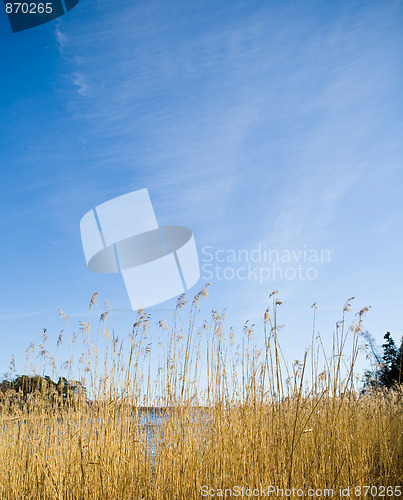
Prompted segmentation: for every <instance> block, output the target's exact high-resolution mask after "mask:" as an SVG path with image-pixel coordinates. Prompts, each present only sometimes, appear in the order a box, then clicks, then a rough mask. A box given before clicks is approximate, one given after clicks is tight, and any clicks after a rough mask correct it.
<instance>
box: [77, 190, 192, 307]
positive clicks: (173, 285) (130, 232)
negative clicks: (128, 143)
mask: <svg viewBox="0 0 403 500" xmlns="http://www.w3.org/2000/svg"><path fill="white" fill-rule="evenodd" d="M80 229H81V241H82V244H83V250H84V255H85V259H86V262H87V266H88V268H89V269H90V270H91V271H95V272H98V273H119V272H120V273H121V274H122V276H123V280H124V283H125V286H126V290H127V293H128V295H129V299H130V304H131V307H132V309H133V311H135V310H137V309H140V308H141V307H150V306H153V305H156V304H160V303H161V302H165V301H166V300H169V299H171V298H173V297H176V296H178V295H180V294H182V293H184V292H185V291H186V290H188V289H189V288H191V287H192V286H193V285H195V284H196V283H197V282H198V281H199V278H200V267H199V259H198V255H197V249H196V244H195V240H194V237H193V233H192V231H191V230H190V229H189V228H187V227H183V226H162V227H159V226H158V223H157V219H156V217H155V214H154V209H153V206H152V203H151V200H150V196H149V194H148V190H147V189H140V190H138V191H133V192H131V193H128V194H125V195H123V196H119V197H117V198H113V199H112V200H109V201H107V202H105V203H102V204H101V205H98V206H97V207H95V209H94V210H90V211H89V212H87V213H86V214H85V215H84V217H83V218H82V219H81V222H80Z"/></svg>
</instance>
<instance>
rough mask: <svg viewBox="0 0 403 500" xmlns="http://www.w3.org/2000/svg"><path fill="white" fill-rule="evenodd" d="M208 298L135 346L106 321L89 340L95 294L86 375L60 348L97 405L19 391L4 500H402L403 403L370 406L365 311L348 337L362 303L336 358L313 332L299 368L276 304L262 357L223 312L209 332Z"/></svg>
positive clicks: (0, 468) (2, 441)
mask: <svg viewBox="0 0 403 500" xmlns="http://www.w3.org/2000/svg"><path fill="white" fill-rule="evenodd" d="M205 296H207V288H204V289H203V290H202V291H201V292H200V293H199V294H198V295H197V296H196V297H195V298H194V300H193V302H192V304H191V305H190V308H189V312H188V313H186V310H187V309H185V297H184V296H182V297H180V299H179V300H178V306H177V310H176V313H175V315H174V318H173V323H172V325H170V326H168V324H167V323H166V321H165V320H164V321H160V322H159V323H158V325H157V331H155V332H153V331H152V325H151V322H150V316H149V315H147V314H146V313H145V312H144V311H139V313H138V317H137V320H136V323H135V324H134V326H133V330H132V333H131V337H130V345H128V346H127V347H125V346H124V344H122V343H121V342H120V341H119V340H118V339H117V338H116V337H115V333H114V331H113V328H112V329H111V327H110V326H109V324H108V321H109V319H108V318H107V314H106V313H103V314H102V315H101V318H100V320H99V322H98V325H97V327H96V330H95V332H94V335H93V334H92V333H91V332H90V323H91V321H92V320H91V314H94V313H93V309H94V307H95V305H96V298H97V297H96V295H94V297H93V298H92V299H91V304H90V316H89V319H88V322H87V323H81V332H80V333H79V334H78V335H75V334H73V338H72V340H71V342H79V341H80V339H82V340H83V346H84V351H83V354H82V356H81V359H80V360H79V362H78V364H77V365H75V364H74V359H73V358H74V349H73V347H74V346H72V345H70V341H69V340H67V339H63V338H62V337H60V338H59V341H58V346H59V348H60V347H61V345H62V344H63V342H64V343H65V345H66V344H67V346H69V349H70V353H71V359H70V360H69V361H68V362H67V363H64V364H63V369H64V370H65V372H66V370H67V372H66V375H67V373H68V375H69V378H70V379H74V378H77V379H79V380H81V382H82V383H83V385H85V387H86V389H87V395H84V394H83V393H82V392H81V393H80V392H77V393H75V394H71V395H70V399H69V401H68V402H66V401H64V400H63V398H62V396H61V395H60V394H59V393H57V392H56V391H55V389H54V388H52V387H51V386H49V387H48V388H46V387H42V389H41V391H39V392H37V393H36V394H34V395H31V396H30V397H29V398H24V397H23V395H22V393H20V394H18V395H16V394H14V393H12V392H9V393H7V394H5V395H4V396H3V397H2V399H1V403H0V433H1V434H0V498H1V499H7V500H13V499H16V500H17V499H18V500H20V499H41V500H44V499H136V500H137V499H193V498H203V497H204V496H207V495H208V498H212V497H214V498H216V497H219V496H220V494H221V495H222V496H224V494H225V496H226V497H230V496H240V494H241V492H242V488H244V490H243V492H244V496H252V497H264V495H265V494H267V493H268V491H270V492H272V491H273V490H272V489H271V490H268V489H267V488H268V487H272V488H274V487H278V488H279V491H277V492H274V493H271V496H272V497H281V496H283V497H285V498H287V497H288V498H290V497H291V498H292V497H293V496H295V497H297V490H298V491H299V493H300V492H301V491H303V492H304V494H305V495H306V494H307V492H308V490H309V491H311V490H319V489H320V490H321V491H322V496H328V497H332V498H341V496H340V490H341V489H343V490H344V492H345V491H346V488H350V493H349V497H350V498H364V497H365V498H378V497H379V496H378V495H379V494H380V496H382V492H383V491H384V496H386V497H389V498H391V497H393V498H397V497H398V491H399V487H400V486H401V483H402V471H403V467H402V465H403V446H402V434H403V423H402V396H403V391H402V389H401V388H400V389H399V388H396V389H394V390H389V391H376V392H371V393H366V394H360V393H359V392H357V387H356V378H355V371H354V365H355V362H356V359H357V356H358V354H359V351H360V342H359V334H360V331H361V330H362V327H363V326H362V321H363V316H364V314H365V312H366V311H367V309H366V308H365V309H362V310H361V311H360V312H359V313H358V316H357V318H358V319H357V321H356V322H355V323H353V324H352V325H351V327H349V328H346V327H345V321H346V318H345V314H346V312H347V311H348V310H349V309H350V303H351V300H352V299H350V300H349V301H348V302H347V303H346V305H345V307H344V309H343V317H342V320H341V321H340V323H338V324H337V326H336V331H335V333H334V338H333V349H332V351H331V352H330V353H328V354H327V353H326V352H325V347H324V345H323V343H322V339H321V337H320V336H319V335H318V334H317V333H316V331H315V324H314V327H313V335H312V345H311V346H310V349H309V350H308V351H307V352H306V353H305V354H304V356H303V358H302V360H301V361H300V362H294V363H293V364H292V365H290V366H289V365H288V364H287V363H286V362H285V360H284V359H283V354H282V350H281V347H280V343H279V341H278V337H279V325H278V324H277V311H278V307H279V306H280V305H281V302H280V301H279V300H278V298H277V294H276V292H274V293H273V294H272V295H271V297H270V307H268V308H267V310H266V312H265V314H264V339H265V340H264V342H263V344H262V346H260V348H258V346H256V344H255V339H254V332H253V327H249V326H248V323H246V324H245V327H244V332H243V333H242V341H241V342H242V345H241V346H240V347H239V348H237V347H236V345H235V339H236V338H237V337H236V336H235V335H234V334H233V333H232V331H231V330H230V331H229V332H227V331H226V329H225V321H224V317H223V315H220V314H218V313H217V312H216V311H213V314H212V318H211V321H210V322H209V323H207V322H205V323H204V324H203V326H202V327H201V328H200V329H198V328H197V326H196V325H198V324H199V320H198V318H197V313H198V305H199V301H200V300H201V299H202V298H203V297H205ZM315 307H316V306H315V305H314V315H315ZM185 313H186V314H187V315H186V314H185ZM61 314H62V316H63V318H64V320H65V321H66V322H68V317H67V316H66V315H65V314H64V313H63V312H62V311H61ZM314 317H315V316H314ZM150 330H151V331H150ZM92 337H93V338H92ZM156 340H158V342H157V347H156V348H155V341H156ZM153 341H154V342H153ZM46 342H47V337H46V334H44V338H43V342H42V343H41V344H40V346H39V354H40V359H41V362H40V367H39V370H41V371H42V373H43V374H44V373H45V372H46V370H50V369H51V368H52V369H53V370H57V363H56V361H55V360H56V359H57V356H58V355H57V354H55V355H54V356H52V355H51V354H50V353H49V352H48V351H47V348H46V345H47V344H46ZM347 345H348V346H349V347H350V348H351V352H350V354H349V357H348V360H349V363H348V365H347V366H346V364H345V359H346V358H345V352H344V349H345V348H346V346H347ZM35 349H38V348H37V347H36V346H33V345H32V346H31V349H30V351H29V352H28V358H29V356H31V357H32V351H34V350H35ZM153 349H154V351H153ZM30 352H31V354H30ZM101 353H102V359H101ZM61 363H62V361H61ZM322 365H323V366H322ZM75 366H78V367H79V368H78V369H79V372H78V373H77V377H75V373H74V370H75V368H74V367H75ZM154 366H156V368H154ZM31 371H32V368H31ZM55 373H56V372H55ZM57 373H58V374H59V375H60V374H62V372H60V371H58V372H57ZM366 486H373V488H372V490H366V489H365V487H366ZM383 487H385V488H387V487H389V490H387V489H385V490H383V489H382V488H383ZM292 488H294V491H293V490H292ZM360 488H361V489H360ZM374 488H375V490H374ZM390 488H392V489H390ZM281 490H282V491H283V492H281ZM287 490H288V491H287ZM325 490H326V491H325ZM331 491H333V494H331ZM365 491H367V494H366V495H365V494H364V493H365ZM237 493H239V495H237ZM317 493H319V491H318V492H317ZM311 496H312V497H314V496H315V495H311ZM316 496H320V495H319V494H318V495H316ZM343 498H345V497H343Z"/></svg>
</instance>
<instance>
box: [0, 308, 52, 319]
mask: <svg viewBox="0 0 403 500" xmlns="http://www.w3.org/2000/svg"><path fill="white" fill-rule="evenodd" d="M44 313H46V311H45V310H40V311H32V312H21V313H0V321H10V320H13V319H23V318H31V317H34V316H40V315H41V314H44Z"/></svg>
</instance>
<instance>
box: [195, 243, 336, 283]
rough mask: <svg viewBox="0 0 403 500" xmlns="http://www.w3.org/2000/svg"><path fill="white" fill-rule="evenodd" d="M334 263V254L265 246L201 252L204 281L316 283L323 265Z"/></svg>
mask: <svg viewBox="0 0 403 500" xmlns="http://www.w3.org/2000/svg"><path fill="white" fill-rule="evenodd" d="M326 262H330V250H317V249H313V248H307V246H306V245H304V247H303V248H300V249H298V250H295V249H282V250H278V249H273V248H268V247H267V246H266V245H264V244H259V245H257V246H256V247H255V248H252V249H251V250H249V249H238V250H235V249H223V248H220V249H216V248H214V247H213V246H211V245H206V246H204V247H203V248H202V249H201V268H202V279H203V280H208V281H211V280H219V281H220V280H226V281H231V280H234V279H238V280H241V281H243V280H253V281H258V282H259V283H260V284H262V283H263V282H265V281H267V280H271V281H274V280H288V281H290V280H309V281H312V280H315V279H316V278H317V277H318V268H319V266H320V265H321V264H322V263H326Z"/></svg>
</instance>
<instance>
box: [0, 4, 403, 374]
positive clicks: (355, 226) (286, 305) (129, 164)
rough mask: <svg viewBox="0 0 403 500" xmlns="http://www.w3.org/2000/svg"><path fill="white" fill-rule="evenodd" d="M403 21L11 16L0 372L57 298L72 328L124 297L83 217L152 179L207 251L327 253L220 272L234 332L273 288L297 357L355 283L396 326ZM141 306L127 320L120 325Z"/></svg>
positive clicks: (401, 274)
mask: <svg viewBox="0 0 403 500" xmlns="http://www.w3.org/2000/svg"><path fill="white" fill-rule="evenodd" d="M402 21H403V5H402V3H401V2H400V1H391V2H379V1H367V2H365V1H340V2H325V1H307V2H292V1H267V2H261V1H259V2H258V1H254V0H251V1H248V2H242V1H231V2H229V1H217V0H215V1H214V2H213V1H195V2H184V1H177V2H162V1H154V0H151V1H147V2H145V1H144V2H137V1H132V0H130V1H129V0H123V1H121V2H111V1H106V0H97V1H92V2H91V1H88V0H81V1H80V3H79V4H78V5H77V6H76V7H75V8H74V9H73V10H72V11H70V12H69V13H68V14H66V15H64V16H63V17H61V18H59V19H57V20H55V21H53V22H51V23H47V24H44V25H42V26H40V27H37V28H33V29H31V30H27V31H25V32H20V33H16V34H12V33H11V30H10V28H9V26H8V20H7V18H6V15H5V13H4V12H2V13H1V15H0V36H1V41H2V44H1V47H2V48H1V51H0V61H1V72H0V123H1V135H0V165H1V167H0V168H1V198H0V206H1V214H2V216H1V218H0V223H1V234H2V245H1V249H0V252H1V262H2V263H3V265H2V270H1V302H0V332H1V336H2V348H1V352H0V373H2V372H7V371H8V368H7V366H8V363H9V360H10V358H11V356H12V355H13V354H14V355H15V356H16V361H17V371H18V372H22V370H23V362H24V358H25V355H24V351H25V349H26V347H27V346H28V344H29V342H31V341H33V342H38V341H39V339H40V335H41V332H42V328H47V329H48V334H49V336H50V341H51V342H56V339H57V336H58V333H59V331H60V330H61V329H62V328H63V323H62V322H61V320H60V318H59V317H58V309H57V308H58V307H62V308H63V310H65V311H66V313H67V314H68V315H69V316H70V318H71V324H72V328H73V329H74V328H75V325H78V321H79V320H80V319H81V320H83V321H84V320H85V318H86V314H87V307H88V303H89V299H90V297H91V296H92V294H93V293H94V292H97V293H98V294H99V295H100V296H101V297H102V298H106V299H108V300H109V301H110V303H111V304H112V306H113V307H114V308H115V309H117V310H119V309H128V307H129V303H128V298H127V295H126V292H125V289H124V286H123V282H122V279H121V277H119V276H117V275H98V274H95V273H92V272H90V271H89V270H88V269H87V268H86V265H85V260H84V256H83V252H82V247H81V239H80V231H79V222H80V219H81V217H82V216H83V215H84V214H85V213H86V212H87V211H88V210H90V209H92V208H93V207H94V206H96V205H98V204H100V203H102V202H104V201H107V200H109V199H111V198H113V197H115V196H119V195H122V194H125V193H127V192H129V191H133V190H136V189H141V188H144V187H147V188H148V190H149V193H150V196H151V200H152V202H153V204H154V209H155V212H156V215H157V219H158V221H159V223H160V224H161V225H163V224H177V225H184V226H188V227H190V228H191V229H192V230H193V232H194V235H195V239H196V243H197V246H198V249H199V254H200V257H201V258H202V256H203V252H202V249H203V247H206V246H209V247H212V248H213V252H215V251H217V250H224V251H227V250H239V249H245V250H248V251H252V250H253V249H256V248H258V246H259V244H260V245H265V246H266V247H267V248H269V249H277V250H279V251H281V250H285V249H288V250H290V251H294V252H298V251H300V250H301V249H312V250H315V251H321V250H328V251H329V252H330V256H331V257H330V261H329V262H322V263H317V264H315V266H314V267H315V270H316V273H317V275H316V277H315V279H312V280H308V279H305V280H301V279H292V280H287V279H285V278H284V277H283V279H276V280H274V281H273V280H265V281H264V282H263V283H259V281H257V280H254V279H250V280H237V279H233V280H220V279H215V278H214V279H209V281H211V284H212V286H211V290H210V297H209V299H208V302H207V304H206V305H204V306H203V311H202V314H204V315H205V316H206V315H208V313H209V311H210V310H211V309H213V308H214V309H218V310H221V309H223V308H227V310H228V326H230V324H233V325H234V326H235V331H236V332H238V334H237V335H239V336H240V335H241V331H242V327H241V326H242V324H243V322H244V321H245V320H246V319H250V320H251V321H257V319H258V318H259V317H260V316H261V315H262V314H263V312H264V309H265V307H266V303H267V299H268V290H273V289H278V290H279V292H280V297H281V300H282V302H283V306H281V307H282V309H281V322H282V323H284V324H285V325H286V327H285V328H284V329H283V330H282V332H283V333H282V335H283V345H284V350H285V352H286V353H287V356H288V357H289V359H290V360H292V359H295V358H297V357H301V356H302V353H303V350H304V349H305V348H306V347H307V345H308V344H309V342H310V338H311V328H312V327H311V324H312V310H311V308H310V306H311V304H312V303H313V302H315V301H316V302H317V303H318V308H319V309H318V328H319V330H320V332H321V334H322V335H323V336H324V337H327V338H329V339H330V338H331V335H332V331H333V329H334V324H335V322H336V321H337V320H338V319H340V312H341V309H342V307H343V304H344V301H345V300H346V299H347V298H348V297H351V296H353V295H354V296H355V297H356V301H355V310H356V311H357V310H359V309H360V308H361V307H364V306H368V305H371V306H372V309H371V311H370V313H369V314H368V316H367V318H366V322H365V326H366V328H367V329H369V330H370V332H371V333H372V334H373V335H374V336H375V338H376V339H377V340H378V341H379V342H380V341H381V340H382V337H383V335H384V333H386V331H387V330H389V331H391V332H392V336H394V337H395V338H399V337H400V335H401V334H402V331H403V330H402V328H403V325H402V322H401V317H402V316H401V312H402V297H403V271H402V265H401V254H402V252H401V248H402V230H401V219H402V213H403V201H402V195H401V192H402V185H403V169H402V158H403V155H402V153H403V151H402V150H403V141H402V140H401V138H402V132H403V130H402V116H403V113H402V111H403V109H402V108H403V100H402V94H401V88H403V68H402V64H401V59H402V52H403V32H402V30H401V26H402ZM201 264H202V265H203V264H204V262H203V261H202V262H201ZM294 264H295V263H294ZM294 264H293V265H294ZM226 265H227V264H226ZM240 265H242V264H240ZM231 266H233V264H230V267H231ZM202 275H203V273H202ZM204 281H206V280H203V279H202V280H201V281H200V284H199V285H196V286H195V288H194V290H192V291H191V293H193V292H194V293H196V292H197V291H198V290H199V289H200V288H201V286H202V285H203V283H204ZM173 304H174V301H172V302H169V303H166V304H163V305H162V306H161V308H162V309H164V310H166V311H169V309H172V307H173ZM102 311H103V308H102V304H101V305H100V307H99V313H101V312H102ZM163 314H169V313H168V312H165V311H161V312H159V311H156V312H155V315H156V318H159V315H163ZM134 317H135V314H134V313H130V312H127V311H126V312H121V313H119V312H118V311H117V312H116V314H115V320H116V327H117V328H119V329H120V330H121V333H122V335H124V334H125V332H126V330H127V333H129V331H130V327H131V324H132V322H133V321H134ZM351 318H352V317H351ZM257 336H259V332H257Z"/></svg>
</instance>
